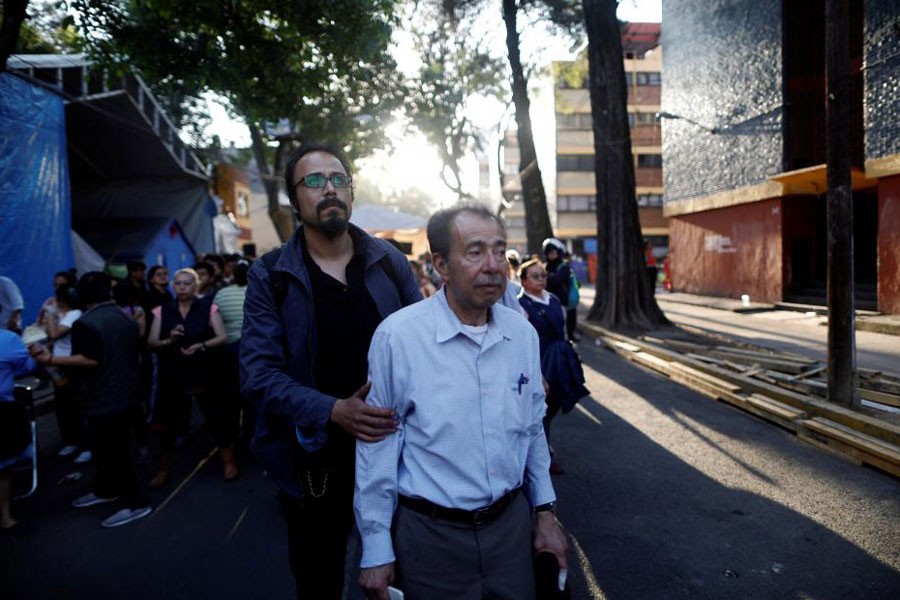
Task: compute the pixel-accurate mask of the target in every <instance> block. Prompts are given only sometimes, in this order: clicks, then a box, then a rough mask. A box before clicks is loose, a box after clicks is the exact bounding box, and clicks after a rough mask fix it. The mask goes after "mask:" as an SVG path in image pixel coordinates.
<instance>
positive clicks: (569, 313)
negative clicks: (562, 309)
mask: <svg viewBox="0 0 900 600" xmlns="http://www.w3.org/2000/svg"><path fill="white" fill-rule="evenodd" d="M577 324H578V309H577V308H567V309H566V336H567V337H568V338H569V339H570V340H573V341H574V340H575V326H576V325H577Z"/></svg>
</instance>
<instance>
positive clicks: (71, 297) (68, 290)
mask: <svg viewBox="0 0 900 600" xmlns="http://www.w3.org/2000/svg"><path fill="white" fill-rule="evenodd" d="M53 297H54V298H56V301H57V302H64V303H65V304H66V306H68V307H69V308H78V290H76V289H75V286H74V285H73V284H71V283H66V284H64V285H59V286H57V287H56V291H55V292H54V294H53Z"/></svg>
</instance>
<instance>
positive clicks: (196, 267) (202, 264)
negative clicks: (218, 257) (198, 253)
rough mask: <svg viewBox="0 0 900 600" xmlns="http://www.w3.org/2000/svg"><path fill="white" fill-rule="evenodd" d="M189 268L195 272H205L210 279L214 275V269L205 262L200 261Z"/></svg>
mask: <svg viewBox="0 0 900 600" xmlns="http://www.w3.org/2000/svg"><path fill="white" fill-rule="evenodd" d="M191 268H192V269H194V270H195V271H200V270H203V271H206V272H207V273H208V274H209V276H210V277H212V276H213V275H215V274H216V269H215V267H213V266H212V265H211V264H209V263H208V262H206V261H205V260H201V261H200V262H198V263H197V264H196V265H194V266H193V267H191Z"/></svg>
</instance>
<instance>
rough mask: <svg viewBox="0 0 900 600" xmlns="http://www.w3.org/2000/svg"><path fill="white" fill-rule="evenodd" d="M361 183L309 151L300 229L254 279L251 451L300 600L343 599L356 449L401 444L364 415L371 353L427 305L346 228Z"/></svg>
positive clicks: (334, 158)
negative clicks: (394, 320) (389, 440)
mask: <svg viewBox="0 0 900 600" xmlns="http://www.w3.org/2000/svg"><path fill="white" fill-rule="evenodd" d="M352 183H353V179H352V177H351V172H350V165H349V161H348V160H347V159H346V157H345V156H344V153H343V152H342V151H341V150H340V149H338V148H335V147H332V146H328V145H323V144H318V143H309V144H305V145H304V146H303V147H301V148H300V149H299V150H297V151H296V152H295V153H294V154H293V155H292V156H291V157H290V159H289V161H288V164H287V168H286V170H285V185H286V187H287V192H288V196H289V198H290V200H291V205H292V206H293V208H294V211H295V212H296V214H297V216H298V218H299V220H300V223H301V226H300V227H299V228H298V229H297V231H296V232H295V233H294V235H293V236H292V237H291V239H290V240H289V241H288V242H287V243H286V244H285V245H284V246H283V247H282V248H281V249H280V250H276V251H275V253H276V254H269V255H267V256H264V257H263V258H261V259H260V260H257V261H256V262H255V263H254V264H253V266H252V267H251V269H250V272H249V281H248V287H247V296H246V300H245V304H244V329H243V333H242V335H241V352H240V356H241V389H242V391H243V393H244V395H245V396H246V397H247V399H248V400H249V401H250V402H251V403H252V404H253V405H254V407H255V408H256V410H257V413H258V421H257V427H256V434H255V436H254V439H253V444H252V448H253V451H254V453H255V454H256V456H257V457H258V458H259V459H260V462H262V464H263V465H265V467H266V469H267V470H268V472H269V474H270V475H271V476H272V478H273V479H274V480H275V482H276V483H277V484H278V487H279V494H278V497H279V501H280V503H281V508H282V512H283V514H284V518H285V522H286V524H287V533H288V552H289V560H290V565H291V571H292V572H293V574H294V577H295V579H296V582H297V597H298V598H317V599H319V598H322V599H332V598H333V599H338V598H341V594H342V589H343V585H344V579H345V573H344V565H345V555H346V547H347V540H348V537H349V534H350V533H351V531H352V529H353V507H352V500H353V488H354V452H355V440H357V439H359V440H362V441H365V442H371V441H377V440H381V439H384V437H385V436H389V435H392V434H394V432H395V431H396V425H395V420H394V413H393V411H391V410H388V409H383V408H382V409H379V408H374V407H371V406H368V405H367V404H366V402H365V400H366V395H367V394H368V390H369V384H368V383H367V381H366V379H367V370H368V362H367V358H366V353H367V351H368V348H369V342H370V341H371V339H372V334H373V333H374V331H375V328H376V327H377V326H378V324H379V323H380V322H381V321H382V320H383V319H384V318H385V317H387V316H388V315H389V314H391V313H392V312H394V311H396V310H398V309H400V308H401V307H403V306H406V305H409V304H412V303H414V302H416V301H418V300H421V298H422V295H421V292H420V291H419V284H418V282H417V281H416V279H415V277H414V276H413V274H412V271H411V269H410V268H409V263H408V262H407V259H406V257H405V256H404V255H403V254H402V253H401V252H400V251H399V250H397V249H396V248H395V247H394V246H392V245H391V244H390V243H388V242H386V241H383V240H380V239H377V238H374V237H372V236H369V235H368V234H366V233H365V232H364V231H362V230H361V229H359V228H358V227H356V226H354V225H352V224H351V223H350V215H351V214H352V211H353V187H352Z"/></svg>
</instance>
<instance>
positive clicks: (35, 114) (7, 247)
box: [0, 73, 75, 324]
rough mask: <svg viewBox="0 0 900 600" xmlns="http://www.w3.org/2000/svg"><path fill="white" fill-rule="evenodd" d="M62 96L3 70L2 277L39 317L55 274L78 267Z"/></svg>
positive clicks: (29, 316) (28, 312) (28, 315)
mask: <svg viewBox="0 0 900 600" xmlns="http://www.w3.org/2000/svg"><path fill="white" fill-rule="evenodd" d="M69 195H70V190H69V167H68V160H67V157H66V124H65V109H64V107H63V101H62V98H60V97H59V96H57V95H55V94H53V93H52V92H49V91H47V90H44V89H43V88H40V87H37V86H34V85H32V84H30V83H28V82H26V81H24V80H22V79H20V78H18V77H16V76H14V75H11V74H9V73H0V275H5V276H6V277H9V278H10V279H12V280H13V281H15V282H16V284H17V285H18V286H19V289H20V290H21V291H22V296H23V297H24V299H25V311H24V314H23V315H22V322H23V323H25V324H28V323H31V322H33V321H34V320H35V319H36V318H37V314H38V311H40V308H41V304H42V303H43V301H44V300H45V299H46V298H47V297H48V296H50V295H51V294H52V293H53V274H54V273H56V272H57V271H62V270H66V269H69V268H71V267H72V266H74V262H75V259H74V256H73V254H72V239H71V223H72V216H71V212H70V206H71V203H70V201H69Z"/></svg>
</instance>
